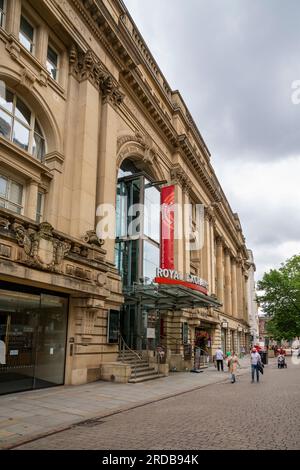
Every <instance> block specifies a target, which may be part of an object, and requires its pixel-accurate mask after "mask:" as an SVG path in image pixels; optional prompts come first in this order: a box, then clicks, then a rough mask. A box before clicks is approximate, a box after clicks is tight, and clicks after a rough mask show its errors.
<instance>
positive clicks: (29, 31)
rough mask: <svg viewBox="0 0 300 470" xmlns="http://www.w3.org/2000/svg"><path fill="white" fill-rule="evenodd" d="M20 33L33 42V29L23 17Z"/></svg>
mask: <svg viewBox="0 0 300 470" xmlns="http://www.w3.org/2000/svg"><path fill="white" fill-rule="evenodd" d="M20 31H21V32H22V33H23V34H25V36H27V38H28V39H30V40H31V41H33V27H32V26H31V24H30V23H28V21H27V20H26V19H25V18H24V16H21V24H20Z"/></svg>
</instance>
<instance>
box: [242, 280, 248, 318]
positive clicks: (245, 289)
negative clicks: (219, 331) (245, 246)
mask: <svg viewBox="0 0 300 470" xmlns="http://www.w3.org/2000/svg"><path fill="white" fill-rule="evenodd" d="M247 291H248V276H247V272H246V271H244V273H243V307H244V319H245V321H246V322H247V323H249V316H248V302H247Z"/></svg>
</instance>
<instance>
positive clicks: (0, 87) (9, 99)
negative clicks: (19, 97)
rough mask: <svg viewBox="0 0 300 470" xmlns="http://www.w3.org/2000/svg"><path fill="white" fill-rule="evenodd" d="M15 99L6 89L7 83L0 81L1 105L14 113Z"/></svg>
mask: <svg viewBox="0 0 300 470" xmlns="http://www.w3.org/2000/svg"><path fill="white" fill-rule="evenodd" d="M13 99H14V95H13V94H12V93H11V92H10V91H9V90H7V89H6V86H5V83H4V82H1V81H0V106H2V108H4V109H6V110H7V111H9V112H10V113H12V110H13Z"/></svg>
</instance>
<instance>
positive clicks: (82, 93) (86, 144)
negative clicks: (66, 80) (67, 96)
mask: <svg viewBox="0 0 300 470" xmlns="http://www.w3.org/2000/svg"><path fill="white" fill-rule="evenodd" d="M99 101H100V100H99V91H98V90H97V88H96V87H95V86H94V85H93V84H92V83H91V82H90V81H89V80H88V79H86V80H84V81H82V82H81V83H80V85H79V93H78V98H77V103H76V108H75V109H74V112H75V113H76V114H77V115H78V116H80V119H79V120H78V121H77V127H76V133H74V140H75V141H76V148H75V155H73V165H74V169H73V181H72V183H73V184H72V211H71V234H72V235H73V236H75V237H78V238H81V237H82V236H83V235H84V234H85V233H86V232H87V231H88V230H93V229H94V227H95V212H96V208H95V202H96V176H97V157H98V139H99V134H98V132H99V114H100V113H99Z"/></svg>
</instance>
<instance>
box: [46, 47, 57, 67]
mask: <svg viewBox="0 0 300 470" xmlns="http://www.w3.org/2000/svg"><path fill="white" fill-rule="evenodd" d="M47 59H48V60H49V62H51V64H53V65H54V66H55V67H57V59H58V56H57V54H56V52H55V51H54V50H53V49H52V48H51V47H49V46H48V53H47Z"/></svg>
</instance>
